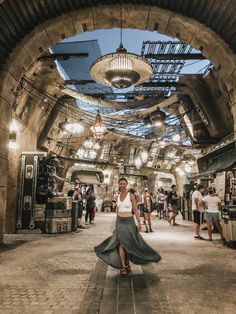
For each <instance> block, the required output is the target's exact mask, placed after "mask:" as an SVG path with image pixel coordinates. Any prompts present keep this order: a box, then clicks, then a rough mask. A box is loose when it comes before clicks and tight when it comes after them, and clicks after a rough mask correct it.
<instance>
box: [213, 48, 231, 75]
mask: <svg viewBox="0 0 236 314" xmlns="http://www.w3.org/2000/svg"><path fill="white" fill-rule="evenodd" d="M211 62H212V63H213V64H214V66H215V67H216V68H217V70H218V72H219V74H220V75H221V77H224V78H226V77H228V76H229V75H230V74H231V73H232V72H233V71H234V70H235V69H236V56H235V54H234V53H233V52H232V51H231V50H230V49H229V47H228V46H227V45H226V44H224V43H223V42H222V43H221V44H220V45H219V46H218V47H217V49H216V50H215V52H214V53H213V55H212V56H211Z"/></svg>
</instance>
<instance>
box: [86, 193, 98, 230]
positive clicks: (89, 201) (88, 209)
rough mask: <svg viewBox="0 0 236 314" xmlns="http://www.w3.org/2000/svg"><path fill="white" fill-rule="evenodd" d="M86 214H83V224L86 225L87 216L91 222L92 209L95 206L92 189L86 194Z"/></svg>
mask: <svg viewBox="0 0 236 314" xmlns="http://www.w3.org/2000/svg"><path fill="white" fill-rule="evenodd" d="M86 196H87V197H86V214H85V224H86V225H88V218H89V223H90V224H92V223H93V222H92V220H93V219H92V218H93V210H94V207H95V206H96V204H95V199H96V198H95V196H94V193H93V191H92V190H88V191H87V195H86Z"/></svg>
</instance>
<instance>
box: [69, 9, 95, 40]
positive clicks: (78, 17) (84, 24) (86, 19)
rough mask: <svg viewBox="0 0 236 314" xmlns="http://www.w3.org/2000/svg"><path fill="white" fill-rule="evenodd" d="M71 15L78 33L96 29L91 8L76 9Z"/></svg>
mask: <svg viewBox="0 0 236 314" xmlns="http://www.w3.org/2000/svg"><path fill="white" fill-rule="evenodd" d="M71 17H72V19H73V24H74V27H75V33H76V34H80V33H83V32H85V31H93V30H94V21H93V14H92V11H91V10H90V9H83V10H78V11H74V12H72V13H71Z"/></svg>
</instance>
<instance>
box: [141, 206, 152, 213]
mask: <svg viewBox="0 0 236 314" xmlns="http://www.w3.org/2000/svg"><path fill="white" fill-rule="evenodd" d="M143 212H144V213H151V212H152V210H151V208H150V209H148V208H147V207H144V209H143Z"/></svg>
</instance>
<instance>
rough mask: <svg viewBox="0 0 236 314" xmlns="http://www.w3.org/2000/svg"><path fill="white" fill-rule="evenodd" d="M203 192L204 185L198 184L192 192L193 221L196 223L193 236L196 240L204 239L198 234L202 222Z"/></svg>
mask: <svg viewBox="0 0 236 314" xmlns="http://www.w3.org/2000/svg"><path fill="white" fill-rule="evenodd" d="M203 192H204V185H203V184H198V185H197V189H196V191H194V192H193V194H192V211H193V221H194V223H195V224H196V228H195V236H194V238H195V239H198V240H205V239H204V238H203V237H201V236H200V234H199V233H200V226H201V224H202V222H203V216H204V209H203V206H202V199H203Z"/></svg>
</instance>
